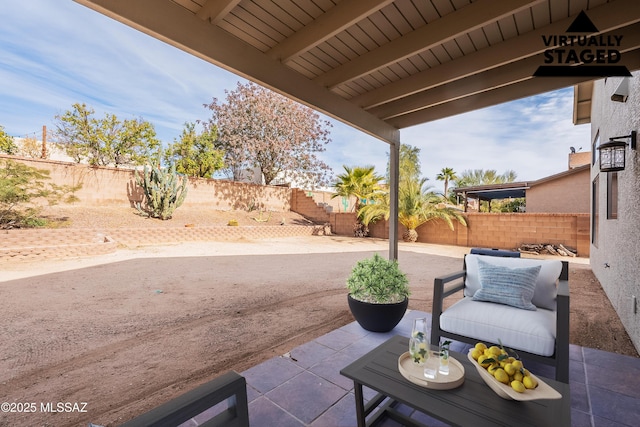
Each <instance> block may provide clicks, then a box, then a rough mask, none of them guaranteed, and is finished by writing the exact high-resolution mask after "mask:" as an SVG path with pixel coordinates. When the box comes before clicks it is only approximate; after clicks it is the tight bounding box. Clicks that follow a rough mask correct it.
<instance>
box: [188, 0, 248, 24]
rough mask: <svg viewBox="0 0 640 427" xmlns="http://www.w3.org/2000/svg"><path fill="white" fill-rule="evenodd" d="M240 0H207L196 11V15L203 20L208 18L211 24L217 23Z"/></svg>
mask: <svg viewBox="0 0 640 427" xmlns="http://www.w3.org/2000/svg"><path fill="white" fill-rule="evenodd" d="M238 3H240V0H227V1H222V0H207V2H206V3H205V4H204V5H203V6H202V7H201V8H200V10H199V11H198V12H197V13H196V16H197V17H198V18H200V19H202V20H204V21H206V20H209V21H210V22H211V23H212V24H217V23H218V22H220V21H222V20H223V19H224V17H225V16H226V15H227V14H228V13H229V12H231V9H233V8H234V7H236V6H237V5H238Z"/></svg>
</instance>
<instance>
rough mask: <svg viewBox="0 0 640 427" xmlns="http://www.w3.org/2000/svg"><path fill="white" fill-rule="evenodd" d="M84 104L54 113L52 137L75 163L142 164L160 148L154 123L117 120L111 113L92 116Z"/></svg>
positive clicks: (74, 105)
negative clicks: (53, 135)
mask: <svg viewBox="0 0 640 427" xmlns="http://www.w3.org/2000/svg"><path fill="white" fill-rule="evenodd" d="M94 113H95V111H94V110H93V109H92V108H90V107H87V106H86V105H85V104H79V103H76V104H73V106H72V110H70V111H66V112H65V113H64V114H62V115H56V117H55V120H56V131H55V137H56V139H57V141H58V142H59V143H60V144H62V145H63V146H64V148H65V151H66V153H67V154H68V155H69V156H71V157H72V158H73V159H74V160H75V161H76V162H77V163H80V162H82V161H86V162H88V163H89V164H90V165H95V166H115V167H118V166H121V165H142V164H144V162H145V161H146V159H148V158H149V157H150V156H152V155H156V154H157V152H158V150H159V149H160V145H161V144H160V141H159V140H158V139H157V137H156V132H155V129H154V128H153V125H152V124H151V123H149V122H147V121H144V120H142V119H127V120H124V121H120V120H119V119H118V118H117V117H116V116H115V115H113V114H106V115H105V116H104V117H103V118H96V117H94Z"/></svg>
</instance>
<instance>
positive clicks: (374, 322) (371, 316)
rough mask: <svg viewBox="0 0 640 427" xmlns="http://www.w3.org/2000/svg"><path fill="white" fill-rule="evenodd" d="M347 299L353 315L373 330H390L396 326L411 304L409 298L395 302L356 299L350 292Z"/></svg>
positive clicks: (361, 324)
mask: <svg viewBox="0 0 640 427" xmlns="http://www.w3.org/2000/svg"><path fill="white" fill-rule="evenodd" d="M347 300H348V301H349V308H350V309H351V314H353V317H355V318H356V321H357V322H358V323H359V324H360V326H362V327H363V328H364V329H366V330H367V331H371V332H389V331H390V330H392V329H393V328H395V327H396V325H397V324H398V323H400V320H402V317H403V316H404V313H405V312H406V311H407V307H408V305H409V298H405V299H404V301H402V302H398V303H393V304H372V303H369V302H362V301H358V300H355V299H353V298H351V295H350V294H349V295H347Z"/></svg>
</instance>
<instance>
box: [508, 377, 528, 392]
mask: <svg viewBox="0 0 640 427" xmlns="http://www.w3.org/2000/svg"><path fill="white" fill-rule="evenodd" d="M511 388H512V389H514V390H515V391H517V392H518V393H524V391H525V390H526V388H525V386H524V384H522V383H521V382H520V381H516V380H513V381H511Z"/></svg>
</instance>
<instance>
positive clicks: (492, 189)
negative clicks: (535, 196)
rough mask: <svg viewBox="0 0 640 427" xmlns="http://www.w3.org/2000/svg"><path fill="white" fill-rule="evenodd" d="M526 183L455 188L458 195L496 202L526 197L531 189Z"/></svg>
mask: <svg viewBox="0 0 640 427" xmlns="http://www.w3.org/2000/svg"><path fill="white" fill-rule="evenodd" d="M529 188H530V187H529V184H528V183H526V182H512V183H508V184H493V185H478V186H473V187H460V188H454V189H453V191H454V192H455V193H456V194H464V195H466V196H467V197H472V198H477V199H479V200H489V201H491V200H495V199H509V198H519V197H525V196H526V192H527V190H528V189H529Z"/></svg>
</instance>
